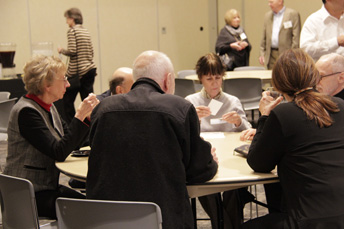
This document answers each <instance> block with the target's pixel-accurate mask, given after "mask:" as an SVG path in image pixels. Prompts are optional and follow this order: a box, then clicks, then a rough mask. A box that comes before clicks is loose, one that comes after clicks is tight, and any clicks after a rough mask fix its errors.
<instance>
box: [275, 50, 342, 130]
mask: <svg viewBox="0 0 344 229" xmlns="http://www.w3.org/2000/svg"><path fill="white" fill-rule="evenodd" d="M319 81H320V74H319V72H318V70H317V69H316V68H315V64H314V61H313V59H312V58H311V57H310V56H309V55H308V54H307V53H306V52H304V51H303V50H302V49H289V50H287V51H285V52H284V53H282V54H281V56H280V57H279V58H278V59H277V61H276V63H275V66H274V68H273V70H272V84H273V86H274V87H275V88H276V89H277V90H278V91H280V92H282V93H284V94H287V95H288V96H290V97H291V98H293V100H294V102H295V104H296V105H297V106H298V107H300V108H301V109H302V110H303V111H304V112H305V113H306V115H307V118H308V119H309V120H315V122H316V123H317V124H318V125H319V126H320V127H327V126H331V125H332V123H333V120H332V118H331V117H330V114H329V113H331V112H338V111H339V108H338V106H337V104H336V103H335V102H333V101H332V100H331V97H330V96H327V95H324V94H321V93H319V92H318V91H316V90H314V88H315V86H316V85H317V83H318V82H319Z"/></svg>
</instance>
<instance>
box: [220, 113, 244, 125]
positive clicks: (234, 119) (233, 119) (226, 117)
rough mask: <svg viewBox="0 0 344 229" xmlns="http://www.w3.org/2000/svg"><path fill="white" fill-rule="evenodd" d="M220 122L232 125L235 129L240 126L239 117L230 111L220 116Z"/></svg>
mask: <svg viewBox="0 0 344 229" xmlns="http://www.w3.org/2000/svg"><path fill="white" fill-rule="evenodd" d="M222 120H224V121H226V122H228V123H233V124H234V125H235V126H236V127H238V126H240V125H241V117H240V115H238V113H237V112H236V111H231V112H228V113H227V114H224V115H222Z"/></svg>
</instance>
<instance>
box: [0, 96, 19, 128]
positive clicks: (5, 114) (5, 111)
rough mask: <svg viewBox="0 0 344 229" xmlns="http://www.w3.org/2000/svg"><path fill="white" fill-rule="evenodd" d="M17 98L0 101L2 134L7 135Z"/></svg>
mask: <svg viewBox="0 0 344 229" xmlns="http://www.w3.org/2000/svg"><path fill="white" fill-rule="evenodd" d="M16 100H17V98H12V99H7V100H3V101H0V133H7V127H8V120H9V117H10V113H11V110H12V107H13V106H14V104H15V102H16Z"/></svg>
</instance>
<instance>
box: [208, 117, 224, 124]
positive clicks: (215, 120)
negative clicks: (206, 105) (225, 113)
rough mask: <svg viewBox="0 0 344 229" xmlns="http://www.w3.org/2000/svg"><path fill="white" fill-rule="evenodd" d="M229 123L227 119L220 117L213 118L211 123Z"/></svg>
mask: <svg viewBox="0 0 344 229" xmlns="http://www.w3.org/2000/svg"><path fill="white" fill-rule="evenodd" d="M223 123H227V122H226V121H224V120H222V119H220V118H212V119H210V125H217V124H223Z"/></svg>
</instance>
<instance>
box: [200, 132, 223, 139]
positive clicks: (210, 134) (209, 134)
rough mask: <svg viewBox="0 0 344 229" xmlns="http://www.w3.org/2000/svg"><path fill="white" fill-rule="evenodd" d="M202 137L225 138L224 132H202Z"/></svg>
mask: <svg viewBox="0 0 344 229" xmlns="http://www.w3.org/2000/svg"><path fill="white" fill-rule="evenodd" d="M201 137H202V138H204V139H214V138H225V134H224V133H223V132H202V133H201Z"/></svg>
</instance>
